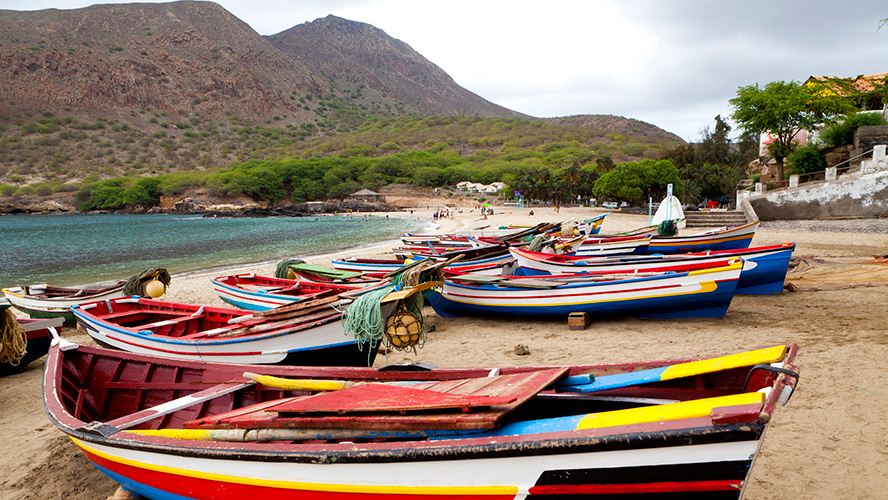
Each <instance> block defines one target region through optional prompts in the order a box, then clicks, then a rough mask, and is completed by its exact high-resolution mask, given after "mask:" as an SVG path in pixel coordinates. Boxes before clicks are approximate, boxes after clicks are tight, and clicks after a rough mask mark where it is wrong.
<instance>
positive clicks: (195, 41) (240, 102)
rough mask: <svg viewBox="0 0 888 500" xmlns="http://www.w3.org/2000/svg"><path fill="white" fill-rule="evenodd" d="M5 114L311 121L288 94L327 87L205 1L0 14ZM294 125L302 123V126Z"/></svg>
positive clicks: (134, 121) (138, 120) (136, 121)
mask: <svg viewBox="0 0 888 500" xmlns="http://www.w3.org/2000/svg"><path fill="white" fill-rule="evenodd" d="M0 28H2V29H0V44H2V47H0V113H2V114H3V115H4V116H22V115H24V116H27V115H28V114H29V113H34V112H36V111H43V110H49V111H53V112H56V114H58V113H59V112H62V111H64V110H68V111H70V112H72V113H75V114H79V115H80V116H84V117H90V118H92V119H95V118H97V117H103V118H106V119H111V118H118V119H121V120H124V121H126V122H128V123H130V124H131V125H134V126H148V125H149V124H148V123H147V120H146V119H145V115H140V114H139V113H133V111H138V110H146V109H147V110H152V111H159V112H162V113H165V116H168V117H169V119H170V121H178V120H181V119H183V118H184V117H185V116H187V115H190V114H191V113H194V112H198V113H204V114H206V115H210V116H217V117H222V116H224V115H225V113H230V114H236V115H241V116H244V117H246V118H249V119H261V118H264V117H270V116H272V115H280V114H285V113H295V114H297V115H299V114H303V115H305V116H304V117H303V118H302V119H303V120H307V119H308V115H309V113H308V112H302V113H300V111H304V110H299V109H297V108H296V106H295V104H292V103H291V102H290V100H289V99H287V97H288V95H289V94H290V93H291V92H294V91H295V92H297V93H299V94H315V95H321V94H323V93H326V92H328V91H329V86H328V85H327V84H326V83H325V81H324V80H323V79H321V78H319V77H318V76H317V75H315V74H313V73H312V72H311V71H309V70H308V69H307V68H306V67H305V66H304V65H303V64H302V63H300V62H298V61H297V60H294V59H293V58H291V57H288V56H286V55H284V54H282V53H281V52H280V51H279V50H277V49H275V48H274V47H272V46H271V45H270V44H269V43H268V41H266V40H265V39H264V38H263V37H261V36H260V35H259V34H257V33H256V32H255V31H254V30H253V29H252V28H250V27H249V26H248V25H247V24H245V23H244V22H242V21H240V20H239V19H237V18H236V17H234V16H233V15H231V14H230V13H229V12H228V11H226V10H225V9H223V8H222V7H221V6H219V5H217V4H214V3H209V2H176V3H164V4H147V3H143V4H125V5H94V6H91V7H87V8H83V9H76V10H56V9H49V10H41V11H32V12H17V11H8V10H7V11H0ZM297 119H298V118H297Z"/></svg>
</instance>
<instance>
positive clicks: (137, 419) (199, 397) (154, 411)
mask: <svg viewBox="0 0 888 500" xmlns="http://www.w3.org/2000/svg"><path fill="white" fill-rule="evenodd" d="M255 383H256V382H254V381H252V380H250V381H243V382H226V383H223V384H218V385H214V386H212V387H209V388H207V389H204V390H202V391H198V392H195V393H193V394H189V395H187V396H182V397H181V398H178V399H173V400H172V401H167V402H165V403H161V404H159V405H156V406H152V407H151V408H145V409H144V410H139V411H137V412H135V413H130V414H129V415H124V416H122V417H120V418H116V419H114V420H111V421H108V422H91V423H89V424H87V425H84V426H82V427H81V428H80V429H78V430H81V431H84V432H89V433H92V434H100V435H102V436H110V435H112V434H116V433H117V432H120V431H121V430H123V429H129V428H130V427H134V426H136V425H139V424H141V423H142V422H147V421H149V420H152V419H154V418H157V417H160V416H163V415H168V414H170V413H173V412H175V411H178V410H181V409H183V408H188V407H189V406H194V405H196V404H198V403H203V402H204V401H209V400H210V399H213V398H216V397H219V396H222V395H225V394H229V393H232V392H235V391H239V390H241V389H243V388H245V387H249V386H251V385H253V384H255Z"/></svg>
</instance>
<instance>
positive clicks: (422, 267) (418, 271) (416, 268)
mask: <svg viewBox="0 0 888 500" xmlns="http://www.w3.org/2000/svg"><path fill="white" fill-rule="evenodd" d="M435 264H437V262H436V261H434V260H430V259H426V260H422V261H419V262H417V263H416V264H414V265H412V266H409V267H407V269H405V270H403V271H401V272H399V273H398V274H396V275H395V276H394V278H393V279H392V282H393V283H400V284H401V286H403V287H412V286H416V285H418V284H420V283H425V282H426V281H443V280H444V271H443V270H442V269H435V270H433V271H430V270H429V268H430V267H432V266H434V265H435Z"/></svg>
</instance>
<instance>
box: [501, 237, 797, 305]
mask: <svg viewBox="0 0 888 500" xmlns="http://www.w3.org/2000/svg"><path fill="white" fill-rule="evenodd" d="M794 249H795V244H794V243H783V244H781V245H769V246H763V247H753V248H746V249H737V250H720V251H715V252H699V253H688V254H673V255H618V256H611V257H578V256H574V255H552V254H547V253H540V252H529V251H527V250H523V249H517V248H511V249H510V251H511V252H512V256H513V257H514V258H515V261H516V263H517V265H518V267H517V268H516V271H515V274H516V275H522V276H536V275H551V274H555V275H560V274H576V273H589V274H595V273H600V272H603V271H615V272H634V271H636V270H637V271H638V272H650V271H676V272H681V271H689V270H693V269H700V268H702V267H709V266H711V265H712V264H713V263H724V261H725V259H734V258H738V257H739V258H742V259H743V260H744V265H743V271H742V272H741V273H740V280H739V281H738V282H737V291H736V292H735V293H737V294H741V295H771V294H775V293H780V292H782V291H783V282H784V280H785V279H786V272H787V270H788V269H789V259H790V258H791V257H792V252H793V250H794Z"/></svg>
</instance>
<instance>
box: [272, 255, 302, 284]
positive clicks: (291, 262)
mask: <svg viewBox="0 0 888 500" xmlns="http://www.w3.org/2000/svg"><path fill="white" fill-rule="evenodd" d="M299 264H305V261H304V260H302V259H287V260H282V261H280V262H278V265H277V267H275V268H274V277H275V278H281V279H287V277H288V273H289V272H290V266H298V265H299Z"/></svg>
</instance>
